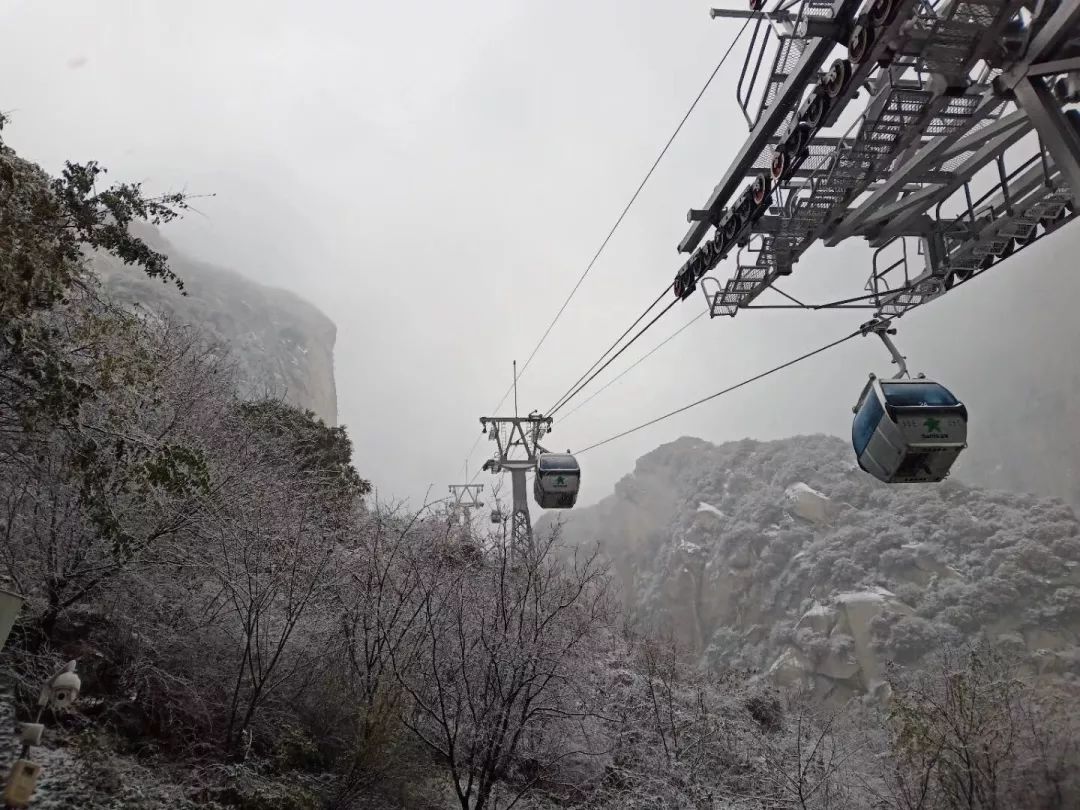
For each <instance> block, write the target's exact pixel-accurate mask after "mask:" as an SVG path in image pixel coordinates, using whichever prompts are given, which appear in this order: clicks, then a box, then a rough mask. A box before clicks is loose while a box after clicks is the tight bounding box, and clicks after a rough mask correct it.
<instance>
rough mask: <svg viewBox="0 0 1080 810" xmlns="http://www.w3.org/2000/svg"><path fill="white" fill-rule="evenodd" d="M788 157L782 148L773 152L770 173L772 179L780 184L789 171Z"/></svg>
mask: <svg viewBox="0 0 1080 810" xmlns="http://www.w3.org/2000/svg"><path fill="white" fill-rule="evenodd" d="M787 164H788V160H787V156H786V155H785V154H784V150H783V148H782V147H781V148H780V149H777V150H776V151H775V152H773V156H772V163H771V164H770V166H769V173H770V174H771V175H772V179H773V180H774V181H775V182H777V183H779V182H780V180H781V179H782V178H783V177H784V173H785V172H786V171H787Z"/></svg>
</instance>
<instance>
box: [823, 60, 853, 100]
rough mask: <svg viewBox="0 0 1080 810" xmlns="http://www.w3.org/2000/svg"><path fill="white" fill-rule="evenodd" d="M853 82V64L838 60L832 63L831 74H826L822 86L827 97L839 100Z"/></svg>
mask: <svg viewBox="0 0 1080 810" xmlns="http://www.w3.org/2000/svg"><path fill="white" fill-rule="evenodd" d="M850 80H851V62H849V61H848V60H847V59H837V60H835V61H834V62H833V63H832V66H831V67H830V68H829V72H828V73H826V74H825V80H824V81H823V82H822V86H823V88H824V90H825V95H827V96H828V97H829V98H830V99H834V98H838V97H839V96H840V94H841V93H843V92H844V88H845V87H847V83H848V82H849V81H850Z"/></svg>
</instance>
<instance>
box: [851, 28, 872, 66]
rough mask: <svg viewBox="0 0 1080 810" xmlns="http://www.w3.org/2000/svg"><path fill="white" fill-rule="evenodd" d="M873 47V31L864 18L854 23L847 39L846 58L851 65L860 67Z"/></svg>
mask: <svg viewBox="0 0 1080 810" xmlns="http://www.w3.org/2000/svg"><path fill="white" fill-rule="evenodd" d="M873 45H874V29H873V28H872V27H871V26H870V25H869V23H868V21H867V20H866V19H865V18H860V19H858V20H856V21H855V25H854V26H853V27H852V29H851V36H850V37H848V57H849V58H850V59H851V62H852V64H855V65H861V64H862V63H863V61H864V60H865V59H866V57H867V55H868V54H869V53H870V49H871V48H872V47H873Z"/></svg>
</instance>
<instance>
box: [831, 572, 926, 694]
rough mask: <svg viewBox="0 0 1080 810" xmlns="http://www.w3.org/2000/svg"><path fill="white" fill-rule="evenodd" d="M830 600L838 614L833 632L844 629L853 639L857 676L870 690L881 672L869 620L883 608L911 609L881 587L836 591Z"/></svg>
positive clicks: (908, 611)
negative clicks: (839, 618) (838, 617)
mask: <svg viewBox="0 0 1080 810" xmlns="http://www.w3.org/2000/svg"><path fill="white" fill-rule="evenodd" d="M833 602H834V603H835V604H836V605H837V607H838V609H839V611H840V614H841V620H840V621H839V622H837V624H836V627H835V628H834V629H833V633H834V634H836V633H837V632H846V633H847V634H848V635H850V636H851V637H852V639H854V642H855V659H856V660H857V661H858V663H859V677H860V680H861V681H862V685H863V688H865V689H867V690H870V689H872V688H873V687H874V685H875V684H876V682H877V681H878V680H879V679H880V678H881V672H882V666H881V661H880V660H879V659H878V654H877V652H876V651H875V650H874V648H873V643H872V635H871V629H870V625H871V623H872V622H873V621H874V619H876V618H877V617H878V616H880V615H881V614H883V613H885V612H886V611H891V612H893V613H900V614H903V615H911V614H912V613H913V612H914V611H912V609H911V608H910V607H908V606H907V605H905V604H904V603H903V602H901V601H900V600H899V599H897V598H896V595H895V594H893V593H892V592H891V591H888V590H886V589H885V588H868V589H867V590H864V591H852V592H848V593H840V594H837V595H836V596H834V597H833Z"/></svg>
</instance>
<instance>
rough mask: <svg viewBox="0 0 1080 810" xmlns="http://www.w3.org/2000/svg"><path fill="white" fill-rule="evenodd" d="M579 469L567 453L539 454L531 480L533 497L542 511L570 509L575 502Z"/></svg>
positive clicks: (579, 482) (574, 460)
mask: <svg viewBox="0 0 1080 810" xmlns="http://www.w3.org/2000/svg"><path fill="white" fill-rule="evenodd" d="M580 484H581V468H580V467H579V466H578V463H577V459H575V458H574V457H573V456H572V455H570V454H569V453H566V454H563V453H541V454H540V457H539V458H538V459H537V462H536V476H535V477H534V478H533V497H534V498H535V499H536V502H537V503H538V504H539V505H540V508H542V509H570V508H572V507H573V506H574V503H575V502H576V501H577V496H578V487H579V486H580Z"/></svg>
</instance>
